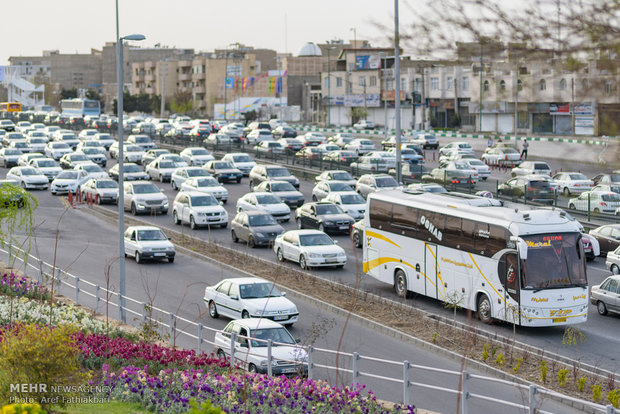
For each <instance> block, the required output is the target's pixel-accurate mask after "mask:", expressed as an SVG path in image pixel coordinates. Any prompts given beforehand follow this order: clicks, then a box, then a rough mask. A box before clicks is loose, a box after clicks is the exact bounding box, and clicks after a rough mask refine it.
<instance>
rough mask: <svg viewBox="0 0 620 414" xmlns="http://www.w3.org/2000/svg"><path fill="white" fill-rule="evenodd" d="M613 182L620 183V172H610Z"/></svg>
mask: <svg viewBox="0 0 620 414" xmlns="http://www.w3.org/2000/svg"><path fill="white" fill-rule="evenodd" d="M609 179H610V180H611V182H612V183H620V174H609Z"/></svg>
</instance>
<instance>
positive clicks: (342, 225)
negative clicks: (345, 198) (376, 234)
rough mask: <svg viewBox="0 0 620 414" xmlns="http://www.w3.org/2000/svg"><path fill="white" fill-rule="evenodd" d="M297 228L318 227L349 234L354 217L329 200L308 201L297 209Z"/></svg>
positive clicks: (326, 230)
mask: <svg viewBox="0 0 620 414" xmlns="http://www.w3.org/2000/svg"><path fill="white" fill-rule="evenodd" d="M295 213H296V221H297V228H299V229H318V230H320V231H323V232H325V233H328V232H329V233H331V232H333V233H345V234H349V233H350V231H351V226H352V225H353V222H354V220H353V217H351V216H350V215H348V214H347V213H345V212H344V210H343V209H342V207H340V206H339V205H338V204H334V203H328V202H321V201H319V202H312V203H306V204H304V205H303V206H301V207H299V208H298V209H297V210H296V211H295Z"/></svg>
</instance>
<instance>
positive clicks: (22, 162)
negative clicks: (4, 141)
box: [7, 148, 47, 167]
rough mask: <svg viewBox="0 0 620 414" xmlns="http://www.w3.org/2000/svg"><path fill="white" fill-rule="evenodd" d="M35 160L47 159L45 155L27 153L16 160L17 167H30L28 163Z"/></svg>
mask: <svg viewBox="0 0 620 414" xmlns="http://www.w3.org/2000/svg"><path fill="white" fill-rule="evenodd" d="M7 149H11V150H14V148H7ZM36 158H47V157H46V156H45V155H43V154H41V153H40V152H28V153H26V154H23V155H21V156H20V157H19V158H18V159H17V165H19V166H22V167H26V166H28V165H30V161H32V160H34V159H36Z"/></svg>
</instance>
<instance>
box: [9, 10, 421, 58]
mask: <svg viewBox="0 0 620 414" xmlns="http://www.w3.org/2000/svg"><path fill="white" fill-rule="evenodd" d="M412 1H416V0H408V1H407V0H400V6H399V8H400V13H399V14H400V22H401V24H400V26H401V28H403V27H405V26H407V25H411V24H412V18H411V13H410V12H409V7H408V6H407V4H408V3H410V2H412ZM118 2H119V10H120V11H119V14H120V16H119V18H120V32H121V36H123V35H127V34H131V33H141V34H144V35H145V36H146V38H147V39H146V40H145V41H143V42H141V44H143V45H144V46H147V47H148V46H153V45H155V44H157V43H160V44H161V45H167V46H170V47H173V46H176V47H184V48H194V49H195V50H196V51H211V50H213V49H215V48H225V47H227V46H228V45H229V44H231V43H235V42H239V43H243V44H245V45H248V46H254V47H256V48H270V49H275V50H277V51H279V52H290V53H293V54H294V55H297V53H298V52H299V50H300V49H301V47H302V46H303V45H304V44H305V43H306V42H315V43H322V42H325V41H327V40H331V39H334V38H340V39H343V40H345V41H348V40H350V39H353V36H354V34H353V31H352V30H351V28H355V29H356V35H357V39H367V40H370V41H371V43H372V44H373V46H386V45H387V42H388V41H387V37H388V36H390V35H392V33H393V19H394V18H393V16H394V1H393V0H312V1H308V0H306V1H299V0H264V1H256V0H228V1H221V0H218V1H214V0H172V1H171V0H118ZM2 12H3V16H4V17H5V18H4V19H2V24H1V25H0V33H1V34H2V39H4V40H3V41H2V47H0V65H5V64H8V58H9V56H33V55H34V56H40V55H41V52H42V51H43V50H55V49H58V50H60V52H61V53H76V52H77V53H89V52H90V49H91V48H95V49H100V48H101V47H102V46H103V45H104V43H105V42H108V41H114V40H115V38H116V21H115V2H114V0H56V1H50V0H29V1H10V2H9V1H7V2H3V4H2ZM285 22H286V23H285ZM377 23H381V24H384V25H388V26H389V27H390V28H391V29H390V30H391V32H390V33H382V32H381V31H380V30H379V29H378V28H377V26H376V24H377Z"/></svg>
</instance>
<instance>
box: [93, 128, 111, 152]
mask: <svg viewBox="0 0 620 414" xmlns="http://www.w3.org/2000/svg"><path fill="white" fill-rule="evenodd" d="M93 141H95V142H98V143H99V144H101V145H103V147H104V148H105V149H106V150H109V149H110V146H111V145H112V144H114V143H115V142H116V141H115V140H114V138H112V135H110V134H108V133H107V132H104V133H99V134H97V135H95V136H94V137H93Z"/></svg>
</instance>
